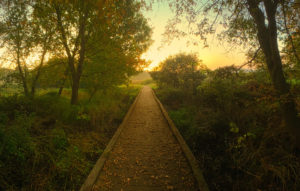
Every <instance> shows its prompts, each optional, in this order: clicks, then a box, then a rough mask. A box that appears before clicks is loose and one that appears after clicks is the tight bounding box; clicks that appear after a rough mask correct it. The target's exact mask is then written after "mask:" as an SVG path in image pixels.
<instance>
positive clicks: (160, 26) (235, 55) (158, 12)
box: [142, 3, 245, 70]
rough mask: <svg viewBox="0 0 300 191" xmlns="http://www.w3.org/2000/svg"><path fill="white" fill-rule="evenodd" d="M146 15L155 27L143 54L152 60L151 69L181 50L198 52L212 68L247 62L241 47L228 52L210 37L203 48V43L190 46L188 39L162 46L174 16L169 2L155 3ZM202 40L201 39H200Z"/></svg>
mask: <svg viewBox="0 0 300 191" xmlns="http://www.w3.org/2000/svg"><path fill="white" fill-rule="evenodd" d="M144 15H145V17H146V18H147V19H148V20H149V24H150V25H151V27H152V28H153V36H152V39H153V40H154V43H153V44H152V46H151V47H150V48H149V50H148V51H147V52H146V53H145V54H144V55H143V56H142V58H145V59H146V60H150V61H152V63H151V64H150V66H149V67H148V68H147V69H148V70H151V69H152V68H154V67H156V66H157V65H158V64H159V62H161V61H163V60H164V59H165V58H167V57H168V56H169V55H173V54H176V53H180V52H186V53H196V54H197V55H198V57H199V58H200V59H201V60H202V61H203V63H204V64H205V65H206V66H208V67H209V68H210V69H215V68H218V67H222V66H226V65H232V64H234V65H241V64H243V63H244V62H245V57H244V54H243V50H242V49H241V48H237V49H238V50H237V49H235V51H230V53H228V47H227V48H226V47H224V45H220V42H219V41H218V39H216V38H215V39H213V38H209V39H208V44H209V47H208V48H203V44H201V43H200V44H199V45H198V46H188V45H187V39H184V38H182V39H180V40H177V39H176V40H174V41H173V42H172V43H171V44H170V45H163V46H162V47H161V48H160V49H158V48H159V47H160V46H161V44H162V43H161V41H162V39H163V33H164V30H165V26H166V24H167V21H168V19H169V18H172V16H173V13H172V12H171V10H170V8H169V6H168V4H167V3H154V4H153V6H152V11H144ZM199 42H200V40H199Z"/></svg>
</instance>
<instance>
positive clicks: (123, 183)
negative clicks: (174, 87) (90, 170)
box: [93, 87, 197, 191]
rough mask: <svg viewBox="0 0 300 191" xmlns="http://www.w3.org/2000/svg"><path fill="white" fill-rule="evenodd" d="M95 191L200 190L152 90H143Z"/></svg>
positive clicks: (98, 180)
mask: <svg viewBox="0 0 300 191" xmlns="http://www.w3.org/2000/svg"><path fill="white" fill-rule="evenodd" d="M93 190H94V191H98V190H101V191H102V190H118V191H129V190H135V191H136V190H138V191H140V190H141V191H148V190H149V191H157V190H191V191H192V190H197V185H196V180H195V178H194V176H193V173H192V170H191V168H190V166H189V164H188V162H187V159H186V158H185V156H184V154H183V152H182V151H181V148H180V146H179V144H178V142H177V141H176V139H175V137H174V136H173V134H172V132H171V130H170V128H169V127H168V124H167V121H166V119H165V118H164V117H163V114H162V113H161V111H160V109H159V106H158V104H157V103H156V101H155V99H154V97H153V94H152V90H151V88H149V87H144V88H143V89H142V92H141V95H140V97H139V99H138V100H137V105H136V107H135V108H134V110H133V112H132V114H131V116H130V117H129V120H128V122H127V124H126V125H125V127H124V129H123V131H122V133H121V135H120V137H119V139H118V140H117V142H116V144H115V146H114V148H113V150H112V152H111V154H110V156H109V158H108V160H107V161H106V162H105V164H104V167H103V169H102V171H101V173H100V175H99V177H98V179H97V181H96V183H95V185H94V188H93Z"/></svg>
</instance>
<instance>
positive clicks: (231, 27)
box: [167, 0, 300, 146]
mask: <svg viewBox="0 0 300 191" xmlns="http://www.w3.org/2000/svg"><path fill="white" fill-rule="evenodd" d="M281 2H283V3H284V5H289V6H288V7H287V6H286V7H284V8H285V9H293V6H292V5H294V4H296V3H297V2H295V1H284V0H282V1H280V0H243V1H238V0H222V1H219V0H213V1H207V2H205V3H203V2H202V1H195V0H192V1H172V3H171V6H173V7H175V11H176V18H175V19H173V22H170V24H172V25H173V26H172V27H173V28H174V25H176V23H180V18H182V16H184V15H187V18H188V21H189V22H190V23H194V24H196V26H195V25H194V26H195V28H194V30H191V31H192V32H191V33H193V34H196V35H197V36H199V37H201V38H202V39H206V35H208V34H211V33H214V32H215V31H216V28H217V27H219V26H220V25H218V23H219V22H220V23H221V24H222V25H223V26H224V28H225V30H224V31H223V32H222V33H219V35H220V36H221V37H223V39H224V37H227V40H228V41H230V42H234V43H238V44H245V43H247V44H248V45H249V44H250V45H251V46H252V47H255V46H256V47H257V46H259V47H260V48H261V50H262V52H263V54H264V57H265V60H266V65H267V68H268V72H269V74H270V78H271V81H272V83H273V86H274V89H275V90H276V91H277V94H278V96H279V97H280V98H281V99H280V100H281V103H280V104H281V109H282V113H283V118H284V120H285V123H286V126H287V128H288V130H289V131H290V132H291V134H293V135H295V137H296V140H298V146H300V144H299V142H300V128H299V124H300V119H299V117H298V116H297V110H296V107H295V101H294V98H293V96H292V95H291V94H290V88H289V85H288V83H287V82H286V79H285V76H284V73H283V69H282V60H281V56H280V51H279V48H278V32H280V31H279V30H278V27H279V24H278V23H283V22H284V21H283V19H284V18H283V17H282V16H281V17H280V13H281V11H282V10H283V7H281V5H283V4H281ZM287 2H288V4H287ZM199 13H203V14H199ZM210 13H213V14H214V15H215V16H214V17H212V16H211V14H210ZM199 16H202V18H199ZM298 19H299V18H298ZM170 28H171V25H170V26H169V29H170ZM169 31H170V30H169ZM173 31H175V32H176V34H180V30H178V29H173ZM167 32H168V31H167ZM181 33H182V32H181ZM170 35H171V34H170ZM281 35H286V34H281ZM169 37H170V36H169Z"/></svg>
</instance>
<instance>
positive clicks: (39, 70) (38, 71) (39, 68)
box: [31, 49, 47, 97]
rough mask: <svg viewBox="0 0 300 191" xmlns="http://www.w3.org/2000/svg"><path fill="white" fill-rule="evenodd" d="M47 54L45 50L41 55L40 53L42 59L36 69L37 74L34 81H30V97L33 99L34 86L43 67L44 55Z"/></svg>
mask: <svg viewBox="0 0 300 191" xmlns="http://www.w3.org/2000/svg"><path fill="white" fill-rule="evenodd" d="M46 53H47V50H46V49H44V51H43V53H42V58H41V62H40V65H39V67H38V69H37V73H36V76H35V78H34V80H33V81H32V84H31V96H32V97H34V95H35V88H36V84H37V81H38V79H39V77H40V75H41V70H42V67H43V65H44V59H45V55H46Z"/></svg>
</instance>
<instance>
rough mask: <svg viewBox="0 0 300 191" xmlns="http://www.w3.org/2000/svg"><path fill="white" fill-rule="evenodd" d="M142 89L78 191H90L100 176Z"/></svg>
mask: <svg viewBox="0 0 300 191" xmlns="http://www.w3.org/2000/svg"><path fill="white" fill-rule="evenodd" d="M142 89H143V87H142V88H141V89H140V90H139V93H138V95H137V96H136V98H135V100H134V102H133V103H132V105H131V106H130V108H129V110H128V112H127V113H126V115H125V117H124V119H123V121H122V123H121V125H120V126H119V127H118V129H117V131H116V132H115V134H114V135H113V137H112V138H111V140H110V141H109V143H108V144H107V146H106V148H105V150H104V151H103V153H102V154H101V156H100V158H99V159H98V160H97V162H96V164H95V165H94V167H93V169H92V170H91V172H90V174H89V175H88V177H87V178H86V180H85V182H84V183H83V185H82V186H81V188H80V191H90V190H92V188H93V186H94V184H95V182H96V180H97V178H98V176H99V175H100V171H101V170H102V168H103V166H104V163H105V161H106V160H107V158H108V157H109V155H110V152H111V151H112V149H113V147H114V145H115V143H116V142H117V140H118V138H119V136H120V134H121V132H122V130H123V129H124V126H125V124H126V123H127V121H128V119H129V116H130V115H131V114H132V112H133V110H134V108H135V106H136V103H137V100H138V98H139V97H140V94H141V92H142Z"/></svg>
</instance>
